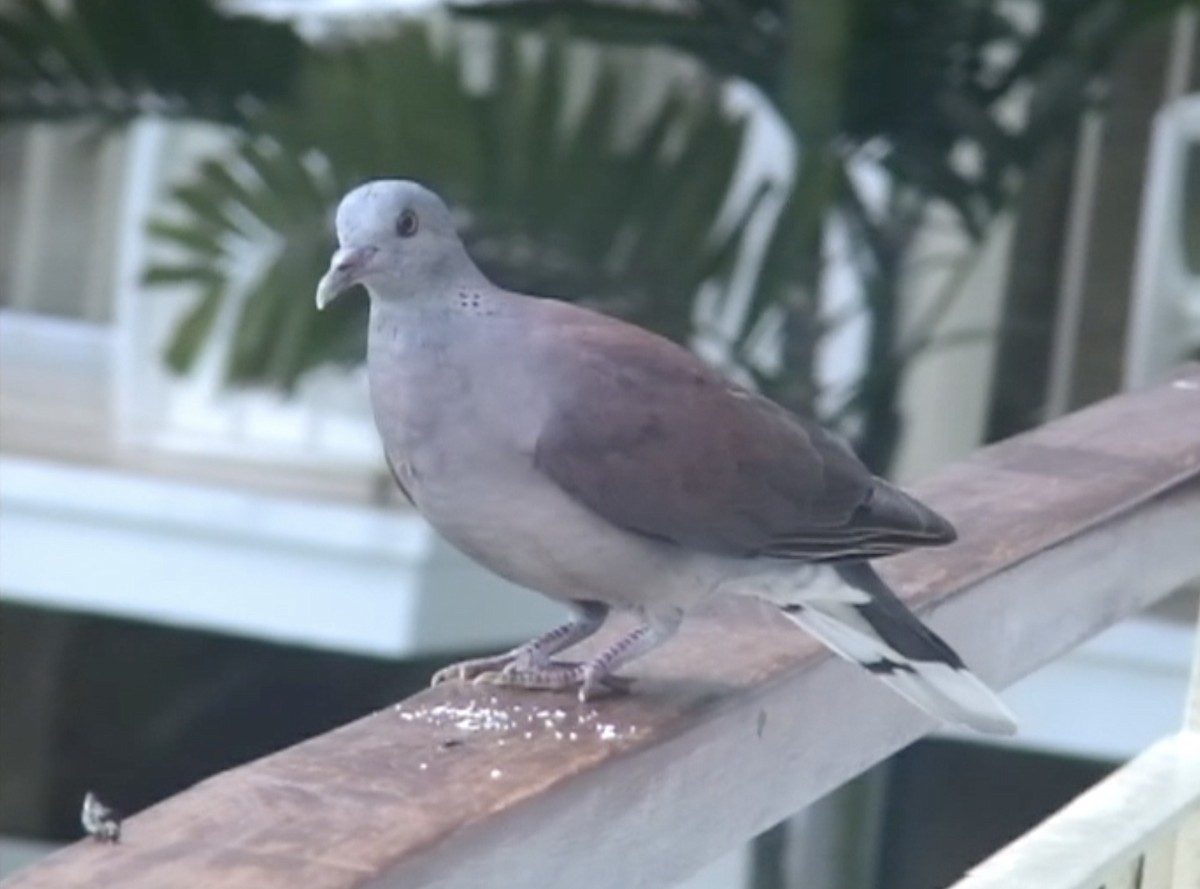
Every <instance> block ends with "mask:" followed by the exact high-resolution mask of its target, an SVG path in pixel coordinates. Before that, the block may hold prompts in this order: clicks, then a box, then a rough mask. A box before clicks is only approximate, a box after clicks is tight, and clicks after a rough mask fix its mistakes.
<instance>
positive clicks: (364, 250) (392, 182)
mask: <svg viewBox="0 0 1200 889" xmlns="http://www.w3.org/2000/svg"><path fill="white" fill-rule="evenodd" d="M337 237H338V249H337V251H336V252H335V253H334V254H333V258H332V259H331V260H330V262H329V271H327V272H326V273H325V275H324V276H323V277H322V278H321V282H320V283H319V284H318V285H317V308H319V309H323V308H325V306H327V305H328V304H329V303H330V302H331V301H332V300H333V299H334V298H335V297H336V296H338V295H339V294H341V293H343V292H345V291H346V290H349V289H350V288H351V287H353V286H354V285H355V284H363V285H365V286H366V288H367V291H368V292H369V293H370V294H371V298H372V299H383V300H403V299H407V298H414V297H421V296H430V295H433V292H434V291H435V290H436V289H437V287H438V286H439V285H442V286H445V284H447V283H452V282H454V281H456V280H460V279H461V278H462V276H463V275H466V274H470V273H475V269H474V265H473V264H472V263H471V260H470V259H469V258H468V257H467V255H466V251H465V250H464V248H463V246H462V241H460V240H459V237H458V233H457V232H456V231H455V228H454V222H453V219H452V218H451V215H450V211H449V210H448V209H447V208H446V205H445V204H444V203H442V200H441V198H439V197H438V196H437V195H436V194H434V193H433V192H432V191H430V190H429V189H427V188H425V187H424V186H422V185H419V184H417V183H416V182H408V181H404V180H399V179H380V180H376V181H374V182H367V183H366V184H364V185H360V186H359V187H358V188H356V189H354V191H352V192H350V193H349V194H347V195H346V196H345V197H344V198H342V202H341V203H340V204H339V205H338V210H337ZM476 274H477V273H476Z"/></svg>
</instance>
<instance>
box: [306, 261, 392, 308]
mask: <svg viewBox="0 0 1200 889" xmlns="http://www.w3.org/2000/svg"><path fill="white" fill-rule="evenodd" d="M377 252H378V250H377V249H376V248H375V247H342V248H341V249H340V250H338V251H337V252H336V253H334V254H333V258H332V259H331V260H329V271H327V272H326V273H325V274H324V275H323V276H322V277H321V282H320V283H319V284H317V308H318V309H323V308H325V307H326V306H327V305H329V304H330V303H331V302H333V300H334V298H335V297H337V296H339V295H340V294H342V293H344V292H345V291H347V290H349V289H350V288H351V287H353V286H354V285H355V284H357V283H359V281H360V280H361V278H362V274H363V272H364V271H365V270H366V267H367V263H369V262H370V261H371V257H373V256H374V255H375V254H376V253H377Z"/></svg>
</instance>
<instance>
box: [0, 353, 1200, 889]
mask: <svg viewBox="0 0 1200 889" xmlns="http://www.w3.org/2000/svg"><path fill="white" fill-rule="evenodd" d="M917 492H918V493H919V494H920V495H921V496H922V497H923V498H924V499H926V500H928V501H929V502H931V503H932V504H934V505H935V506H936V507H937V508H938V509H939V510H940V511H942V512H944V513H946V514H947V515H949V516H950V517H951V518H952V519H953V520H954V521H955V523H956V524H957V525H958V527H959V530H960V533H961V539H960V541H959V542H958V543H956V544H955V545H954V546H952V547H949V548H946V549H944V550H938V551H928V552H922V553H919V554H910V555H905V556H901V557H898V558H895V559H891V560H888V561H887V562H885V563H883V565H882V569H881V570H883V571H884V572H885V573H886V574H887V575H888V577H889V579H890V580H891V581H892V582H893V583H895V584H896V586H897V588H898V589H900V590H901V591H902V594H903V595H904V597H905V598H906V599H907V600H908V601H909V602H910V603H911V604H912V605H913V606H914V607H916V608H917V609H919V610H920V611H922V612H923V613H924V615H925V616H926V617H927V618H928V619H929V620H930V622H931V623H932V624H933V625H934V626H935V627H936V628H937V629H938V630H939V631H940V632H941V633H942V634H944V635H945V636H946V637H947V638H948V639H949V640H950V641H951V642H952V643H953V644H954V645H955V647H956V648H958V650H959V651H960V652H962V654H963V656H964V657H965V658H966V659H967V661H968V662H969V663H971V664H972V665H973V666H974V667H975V668H976V670H977V671H978V672H979V673H980V674H981V675H982V676H983V677H984V678H985V679H986V680H989V681H991V682H993V683H995V684H997V685H999V686H1003V685H1007V684H1008V683H1011V682H1012V681H1014V680H1016V679H1017V678H1019V677H1021V676H1024V675H1025V674H1027V673H1030V672H1031V671H1033V670H1036V669H1037V668H1038V667H1039V666H1041V665H1043V664H1046V663H1048V662H1050V661H1052V660H1054V659H1055V658H1057V657H1059V656H1060V655H1062V654H1063V653H1064V652H1066V651H1068V650H1069V649H1071V648H1072V647H1074V646H1075V645H1077V644H1079V643H1080V642H1082V641H1083V640H1085V639H1087V638H1088V637H1090V636H1092V635H1094V634H1096V633H1097V632H1099V631H1100V630H1102V629H1104V628H1105V627H1108V626H1110V625H1112V624H1114V623H1116V622H1118V621H1120V620H1121V619H1122V618H1123V617H1125V616H1127V615H1129V614H1132V613H1134V612H1136V611H1138V610H1139V609H1142V608H1144V607H1145V606H1146V605H1148V604H1150V603H1151V602H1153V601H1154V600H1155V599H1157V598H1159V597H1161V596H1162V595H1164V594H1166V593H1167V592H1168V591H1170V590H1171V589H1173V588H1175V587H1176V586H1178V585H1179V584H1181V583H1183V582H1185V581H1187V580H1189V579H1191V578H1193V577H1196V576H1200V370H1198V369H1196V368H1190V369H1188V370H1186V371H1184V372H1182V373H1181V375H1180V376H1178V377H1177V378H1176V379H1174V380H1172V381H1169V382H1167V383H1165V384H1163V385H1161V386H1159V387H1156V388H1154V389H1150V390H1147V391H1144V392H1140V393H1137V394H1133V395H1127V396H1121V397H1118V398H1114V399H1111V400H1109V401H1107V402H1104V403H1102V404H1100V405H1097V406H1095V407H1093V408H1090V409H1087V410H1084V411H1080V412H1079V413H1077V414H1073V415H1071V416H1069V417H1066V418H1064V419H1062V420H1060V421H1057V422H1055V423H1051V424H1049V425H1047V426H1045V427H1043V428H1041V429H1038V430H1036V431H1034V432H1031V433H1029V434H1026V435H1022V436H1019V437H1017V438H1014V439H1011V440H1009V441H1006V442H1004V443H1001V444H999V445H996V446H994V447H989V448H985V449H983V450H982V451H980V452H978V453H977V454H976V455H974V456H973V457H972V458H971V459H969V460H967V461H965V462H963V463H961V464H959V465H956V466H954V467H952V468H950V469H948V470H946V471H945V472H943V473H941V474H940V475H939V476H937V477H936V478H934V479H931V480H930V481H929V482H928V483H927V484H924V485H920V486H918V487H917ZM446 594H447V595H453V591H447V593H446ZM637 679H638V681H637V684H636V686H635V690H634V693H633V694H631V695H629V696H627V697H623V698H613V699H608V700H601V701H597V702H594V703H588V704H580V703H577V702H576V701H575V700H574V699H573V698H571V697H570V696H567V695H554V694H540V693H522V692H516V691H508V690H499V689H490V688H482V687H475V688H471V687H466V688H464V687H445V686H443V687H439V688H437V689H433V690H430V691H427V692H423V693H421V694H419V695H417V696H415V697H413V698H410V699H409V700H406V701H403V702H401V703H399V704H397V705H396V706H395V707H394V708H388V709H386V710H383V711H381V712H378V713H374V714H372V715H370V716H367V717H365V718H364V719H361V720H359V721H357V722H355V723H352V724H350V725H347V726H345V727H343V728H340V729H338V730H336V731H333V732H330V733H329V734H326V735H323V736H320V737H317V738H313V739H312V740H309V741H306V742H304V743H302V744H299V745H297V746H295V747H292V748H290V749H287V750H284V751H282V752H279V753H276V754H274V755H272V756H268V757H266V758H264V759H261V760H258V761H256V762H252V763H249V764H247V765H245V766H242V767H239V768H235V769H232V770H230V771H228V772H225V773H223V774H220V775H217V776H215V777H213V778H210V779H208V780H206V781H204V782H202V783H200V784H199V785H197V786H196V787H193V788H192V789H190V790H188V791H186V792H184V793H181V794H179V795H178V796H175V797H172V798H170V799H168V800H166V801H164V802H162V803H160V804H158V805H156V806H154V807H152V808H150V809H148V810H147V811H145V812H142V813H140V814H138V815H136V816H135V817H133V818H132V819H130V821H129V822H128V823H127V824H126V826H125V830H124V835H123V839H122V842H121V843H120V844H119V845H102V844H99V843H96V842H92V841H83V842H80V843H77V844H75V845H73V846H71V847H69V848H67V849H65V850H63V851H61V852H59V853H57V854H55V855H53V856H52V857H50V858H48V859H46V860H45V861H44V862H42V863H40V864H39V865H36V866H34V867H33V868H31V869H29V870H27V871H25V872H23V873H22V874H20V875H18V876H17V877H16V878H15V880H14V881H13V882H12V883H11V885H12V886H13V887H14V889H16V887H21V889H32V887H74V886H79V887H89V889H94V887H106V886H112V887H122V889H136V887H182V886H204V887H231V889H232V887H237V889H240V887H247V889H249V887H254V889H271V887H285V889H344V887H350V886H360V885H369V886H396V887H423V886H437V887H450V886H455V887H458V886H461V887H472V889H491V887H495V889H512V887H514V886H584V887H586V886H595V887H610V886H620V887H628V889H637V887H662V886H668V885H670V884H671V883H672V882H674V881H676V880H678V879H680V878H682V877H685V876H687V875H688V874H689V873H691V872H693V871H695V870H696V869H698V868H699V867H701V866H702V865H703V864H705V863H707V862H709V861H711V860H713V859H715V858H717V857H718V856H720V855H721V854H722V853H724V852H726V851H728V850H730V849H732V848H734V847H735V846H736V845H738V844H740V843H742V842H743V841H745V840H747V839H748V838H750V837H752V836H754V835H755V834H757V833H758V832H760V831H761V830H763V829H764V828H766V827H768V826H770V825H771V824H773V823H775V822H777V821H779V820H780V819H781V818H784V817H785V816H787V815H789V814H791V813H793V812H796V811H798V810H799V809H801V808H802V807H804V806H805V805H807V804H808V803H810V802H812V801H813V800H815V799H817V798H818V797H820V796H821V795H823V794H824V793H826V792H827V791H829V790H831V789H832V788H834V787H836V786H838V785H839V784H841V783H843V782H845V781H846V780H848V779H850V778H851V777H853V776H855V775H857V774H859V773H860V772H862V771H863V770H865V769H867V768H868V767H870V766H871V765H872V764H874V763H876V762H878V761H879V760H881V759H883V758H884V757H886V756H888V755H889V754H891V753H893V752H894V751H896V750H897V749H898V748H900V747H901V746H903V745H905V744H907V743H909V742H910V741H912V740H913V739H914V738H916V737H917V736H919V735H920V734H922V733H924V732H926V731H928V730H929V729H930V728H931V727H932V724H931V723H930V721H929V720H928V719H927V718H925V717H924V716H923V715H922V714H920V713H918V712H917V711H916V710H914V709H913V708H911V707H910V706H909V705H908V704H906V703H905V702H903V701H902V700H900V699H899V698H897V697H895V696H893V695H892V694H891V693H890V692H888V691H887V690H886V689H884V688H882V687H881V686H880V685H878V684H877V683H875V682H873V681H872V680H871V679H870V677H869V676H867V675H866V674H865V673H863V672H862V671H859V670H856V669H854V668H853V667H851V666H849V665H847V664H845V663H843V662H840V661H837V660H835V659H833V658H831V657H830V656H829V655H827V654H826V653H825V652H824V651H823V650H822V649H820V648H819V647H818V646H817V645H816V644H814V643H812V642H810V641H809V640H808V639H807V638H806V637H805V636H804V635H803V634H800V633H798V632H796V631H795V630H793V629H792V628H791V627H789V626H786V625H783V624H781V623H780V622H778V621H777V620H775V619H774V618H772V617H770V616H768V615H766V614H765V613H763V612H760V611H757V610H754V609H751V608H740V607H733V606H729V607H727V608H722V609H721V610H719V611H714V612H713V613H709V614H705V615H699V616H697V617H696V618H694V619H693V620H691V621H690V623H686V624H685V628H684V631H683V632H682V633H681V634H680V637H679V638H678V639H677V640H676V641H675V642H673V643H672V644H671V645H669V646H666V647H665V648H664V649H662V651H661V654H656V655H654V656H652V657H650V658H647V660H646V661H645V663H644V665H643V664H642V662H639V664H638V670H637ZM1063 705H1064V706H1070V705H1071V702H1069V701H1065V702H1064V704H1063ZM213 730H214V731H219V730H220V727H219V726H214V727H213ZM972 885H973V886H974V885H978V886H983V885H987V886H992V885H1002V884H998V883H977V884H972ZM1003 885H1006V886H1007V885H1009V884H1003ZM1021 885H1035V884H1033V883H1029V884H1021ZM1036 885H1038V886H1039V889H1040V887H1041V886H1043V885H1046V884H1041V883H1037V884H1036Z"/></svg>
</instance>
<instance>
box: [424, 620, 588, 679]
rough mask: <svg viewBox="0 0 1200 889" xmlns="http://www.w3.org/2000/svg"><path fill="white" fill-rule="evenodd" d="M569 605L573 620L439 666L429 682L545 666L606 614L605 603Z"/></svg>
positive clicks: (580, 639)
mask: <svg viewBox="0 0 1200 889" xmlns="http://www.w3.org/2000/svg"><path fill="white" fill-rule="evenodd" d="M572 604H573V606H574V608H575V612H576V615H577V616H576V618H575V619H574V620H572V621H569V622H568V623H565V624H563V625H562V626H559V627H555V628H554V629H553V630H550V631H549V632H547V633H543V634H542V635H541V636H538V637H537V638H536V639H532V640H530V641H529V642H526V643H525V644H524V645H518V646H517V647H516V648H514V649H512V650H511V651H506V652H505V653H504V654H497V655H492V656H491V657H481V658H474V659H472V660H468V661H460V662H459V663H457V664H451V665H450V666H448V667H443V668H442V669H441V670H438V671H437V672H436V673H434V674H433V680H432V681H431V682H430V684H431V685H440V684H441V683H443V682H470V681H472V680H474V679H479V678H482V677H485V676H490V675H492V674H497V675H498V674H499V673H500V671H502V670H505V669H506V668H514V667H520V668H527V669H539V668H542V667H546V666H548V665H549V664H550V658H551V656H552V655H555V654H557V653H558V652H560V651H562V650H563V649H565V648H570V647H571V646H572V645H574V644H576V643H577V642H582V641H583V640H584V639H586V638H588V637H589V636H591V635H592V634H593V633H595V632H596V631H597V630H598V629H600V627H601V626H602V625H603V624H604V620H605V618H607V617H608V610H609V609H608V606H607V605H605V604H604V603H602V602H591V601H583V602H574V603H572Z"/></svg>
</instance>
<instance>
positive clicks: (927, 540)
mask: <svg viewBox="0 0 1200 889" xmlns="http://www.w3.org/2000/svg"><path fill="white" fill-rule="evenodd" d="M547 311H550V312H553V313H554V314H555V316H556V318H555V320H554V322H553V323H551V324H550V325H549V326H550V327H552V328H553V331H554V332H553V336H552V337H551V338H549V342H550V345H549V346H548V348H549V349H550V350H551V354H552V355H553V358H552V360H551V362H550V373H551V374H552V377H553V382H552V383H551V385H552V387H553V390H554V392H555V397H554V398H553V399H552V408H551V410H550V414H549V418H548V420H547V422H546V424H545V426H544V428H543V429H542V430H541V434H540V435H539V437H538V440H537V443H536V449H535V454H534V460H535V465H536V466H537V468H538V469H539V470H540V471H542V472H543V473H545V474H546V475H547V476H548V477H550V478H551V479H552V480H553V481H554V482H555V483H556V484H558V485H559V487H561V488H562V489H563V490H564V491H566V492H567V493H568V494H570V495H571V496H572V497H574V498H576V499H577V500H579V501H580V502H582V503H583V504H585V505H586V506H588V507H589V508H590V509H591V510H593V511H594V512H596V513H598V514H599V515H601V516H602V517H604V518H605V519H607V520H608V521H609V522H612V523H613V524H615V525H618V526H620V527H622V528H625V529H627V530H630V531H634V532H637V533H639V534H642V535H645V536H647V537H652V538H657V539H660V540H664V541H669V542H672V543H675V544H679V545H681V546H686V547H689V548H692V549H697V550H702V551H707V552H717V553H725V554H731V555H740V556H755V555H761V556H770V557H775V558H784V559H799V560H805V561H836V560H842V559H861V558H873V557H876V556H882V555H887V554H889V553H894V552H898V551H900V550H904V549H908V548H911V547H914V546H921V545H928V544H934V543H944V542H948V540H951V539H953V536H954V534H953V529H952V528H951V527H950V525H949V523H947V522H946V521H945V520H944V519H942V518H941V517H940V516H938V515H937V514H936V513H934V512H933V511H932V510H930V509H928V508H927V507H925V506H923V505H922V504H920V503H918V502H917V501H916V500H913V499H912V498H910V497H908V496H907V495H905V494H903V493H902V492H900V491H899V490H897V489H895V488H893V487H891V486H890V485H888V484H886V483H885V482H882V481H880V480H879V479H876V478H875V477H873V476H872V475H871V473H870V472H869V471H868V470H867V469H866V467H865V466H863V464H862V463H861V462H859V460H858V458H857V457H855V456H854V454H853V453H852V452H851V451H850V449H849V448H848V447H847V446H846V445H845V444H843V443H842V442H841V440H840V439H837V438H835V437H834V436H833V435H831V434H830V433H828V432H826V431H824V430H823V429H821V428H820V427H818V426H816V425H815V424H810V423H807V422H804V421H802V420H800V419H799V418H797V417H795V416H793V415H791V414H789V413H787V412H786V411H784V410H783V409H782V408H780V407H779V406H777V405H775V404H774V403H772V402H770V401H768V400H766V399H765V398H762V397H760V396H758V395H755V394H753V393H751V392H748V391H746V390H744V389H740V388H738V387H736V386H733V385H732V384H730V383H729V382H728V381H726V380H725V379H723V378H722V377H720V376H719V375H718V374H716V373H714V372H713V371H711V370H709V369H708V368H707V367H706V366H705V365H704V364H702V363H701V362H700V361H699V360H698V359H697V358H695V357H694V356H692V355H691V354H690V353H689V352H687V351H686V350H684V349H682V348H680V347H679V346H676V345H675V344H673V343H671V342H669V341H668V340H665V339H663V338H661V337H659V336H656V335H654V334H651V333H648V332H646V331H643V330H641V329H640V328H636V327H633V326H631V325H628V324H624V323H622V322H618V321H614V320H612V319H608V318H604V317H603V316H598V315H594V314H592V313H588V312H583V311H581V310H572V309H569V308H563V309H557V308H555V309H547Z"/></svg>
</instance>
